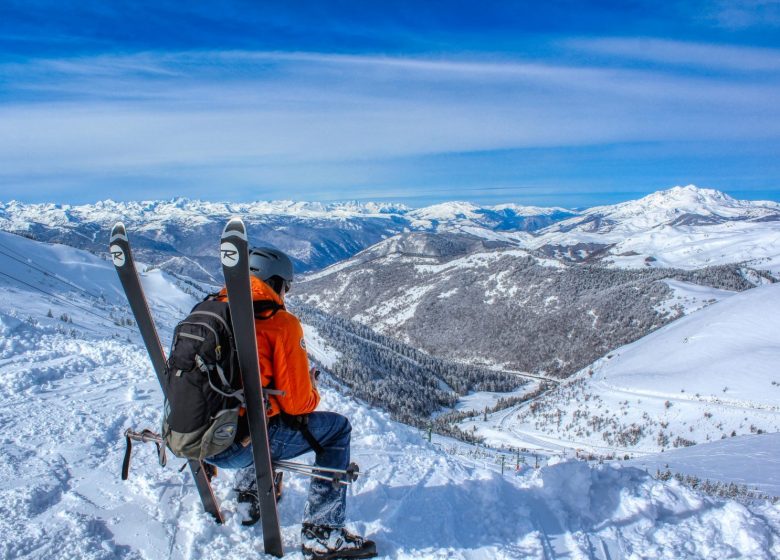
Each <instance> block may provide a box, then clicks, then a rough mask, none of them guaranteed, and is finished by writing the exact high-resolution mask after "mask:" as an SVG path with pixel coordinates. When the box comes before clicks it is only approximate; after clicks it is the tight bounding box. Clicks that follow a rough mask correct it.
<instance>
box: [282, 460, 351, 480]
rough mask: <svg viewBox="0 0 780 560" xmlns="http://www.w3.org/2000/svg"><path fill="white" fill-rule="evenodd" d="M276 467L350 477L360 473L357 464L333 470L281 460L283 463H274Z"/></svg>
mask: <svg viewBox="0 0 780 560" xmlns="http://www.w3.org/2000/svg"><path fill="white" fill-rule="evenodd" d="M274 466H275V467H279V468H280V469H283V468H286V467H292V468H296V469H307V470H311V471H322V472H332V473H338V474H348V475H353V474H355V473H358V472H359V469H358V466H357V464H355V463H350V465H349V467H347V468H346V469H333V468H330V467H319V466H317V465H308V464H306V463H296V462H295V461H284V460H281V461H274ZM355 476H356V475H355Z"/></svg>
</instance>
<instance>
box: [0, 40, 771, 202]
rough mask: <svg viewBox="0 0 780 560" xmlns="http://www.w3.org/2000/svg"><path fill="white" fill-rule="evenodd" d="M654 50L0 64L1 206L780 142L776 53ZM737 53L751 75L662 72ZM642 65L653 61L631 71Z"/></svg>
mask: <svg viewBox="0 0 780 560" xmlns="http://www.w3.org/2000/svg"><path fill="white" fill-rule="evenodd" d="M647 41H648V44H647V45H645V46H643V44H642V43H641V42H640V43H636V42H634V41H632V40H627V39H614V38H605V39H597V40H589V41H578V42H577V43H572V44H571V45H570V48H571V50H572V54H577V53H579V52H582V51H583V50H586V51H590V52H597V53H600V54H603V55H605V56H608V57H611V58H614V59H619V61H629V62H630V63H628V64H622V63H620V64H614V63H612V62H611V61H605V62H603V63H601V62H599V63H594V62H590V63H582V62H580V63H570V64H561V63H560V62H559V61H557V60H552V59H547V58H544V57H536V58H533V57H528V56H526V57H518V56H512V57H509V56H495V55H488V54H484V53H483V54H482V55H478V56H471V57H468V58H467V57H464V56H451V55H450V56H441V57H432V56H425V57H423V56H378V55H340V54H333V53H320V52H277V51H236V50H233V51H184V52H166V53H159V52H143V53H134V54H128V55H100V56H88V57H67V58H43V59H32V60H26V61H22V62H13V63H10V62H6V63H3V64H0V75H2V76H4V78H3V80H2V81H1V82H0V184H4V185H6V186H5V187H0V189H2V190H0V196H13V193H14V192H19V189H20V188H21V189H23V188H24V185H44V184H48V185H50V186H51V185H58V184H59V185H68V186H70V185H73V184H74V183H77V182H78V179H77V178H78V177H79V176H81V177H83V178H84V182H85V183H89V184H97V183H100V181H101V180H102V181H105V182H106V183H112V184H126V185H130V186H133V187H134V188H137V187H138V186H139V185H143V184H144V181H146V182H147V183H148V182H149V181H156V182H157V184H158V185H167V186H168V188H169V190H170V189H177V188H182V184H183V183H187V184H188V185H189V186H190V188H192V189H200V190H206V189H208V188H210V187H213V186H215V185H226V184H230V185H238V186H241V188H242V189H244V191H242V192H246V191H247V190H249V189H251V188H253V187H254V188H265V187H266V186H268V187H269V188H270V187H274V188H280V187H283V188H287V189H290V188H296V187H297V188H299V189H303V192H304V194H303V195H302V197H305V189H315V188H323V187H327V188H333V189H335V188H336V187H337V186H338V185H358V184H360V185H368V186H370V185H371V184H378V183H381V184H383V185H385V186H384V187H382V188H383V189H385V190H383V191H381V192H396V191H397V190H399V189H395V190H393V189H391V190H390V191H388V190H387V184H388V182H389V183H393V182H394V184H397V185H400V184H402V183H405V184H407V185H409V184H411V185H420V184H424V183H425V182H426V181H425V179H424V178H423V179H420V180H419V181H418V182H415V180H414V178H413V177H412V175H413V172H411V171H410V172H409V176H407V177H399V176H397V175H396V176H390V175H392V173H391V172H390V171H388V166H387V165H385V164H383V163H382V162H385V161H387V160H389V159H392V158H414V157H426V156H430V155H432V154H446V153H452V154H462V153H468V152H481V151H492V150H517V149H532V148H550V147H561V146H592V145H598V144H610V143H621V142H633V143H636V142H678V141H689V142H710V141H722V140H724V139H726V140H733V141H739V142H745V141H755V142H759V141H766V140H767V139H770V140H771V141H772V142H778V141H779V140H780V108H778V104H777V103H776V100H777V96H778V87H779V86H780V66H778V63H777V53H776V51H774V50H771V49H743V48H730V47H729V48H727V47H718V46H713V45H709V44H683V43H679V42H674V41H669V40H659V39H649V40H647ZM740 59H741V60H742V61H743V62H744V64H743V66H742V68H747V69H752V70H754V71H760V73H761V75H760V79H759V78H756V77H754V76H748V77H745V76H736V77H735V76H733V75H731V74H729V73H715V74H707V73H693V74H691V73H681V72H679V71H677V70H676V69H675V68H667V67H666V66H664V65H670V66H672V67H673V66H675V65H679V64H695V65H702V66H708V65H712V64H719V65H720V67H722V68H726V69H733V68H735V67H736V66H737V62H738V60H740ZM648 60H649V61H652V62H658V63H661V65H660V66H658V67H639V66H638V65H637V64H636V63H637V62H641V61H648ZM455 167H457V166H455ZM185 177H186V178H187V180H188V181H189V182H187V181H183V180H182V178H185ZM428 181H429V182H430V179H428ZM47 182H48V183H47ZM474 184H475V185H479V184H483V183H479V182H475V183H474ZM36 188H37V187H36ZM405 189H406V187H405V188H402V189H400V190H405ZM3 191H5V192H3Z"/></svg>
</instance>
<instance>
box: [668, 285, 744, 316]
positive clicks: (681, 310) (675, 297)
mask: <svg viewBox="0 0 780 560" xmlns="http://www.w3.org/2000/svg"><path fill="white" fill-rule="evenodd" d="M664 283H665V284H666V285H667V286H669V287H670V288H671V289H672V297H671V298H669V299H667V300H665V301H664V302H663V303H662V304H661V305H659V307H658V308H657V309H658V311H659V312H661V313H673V314H675V315H689V314H691V313H693V312H694V311H698V310H699V309H701V308H703V307H706V306H708V305H710V304H712V303H715V302H717V301H720V300H722V299H725V298H727V297H729V296H733V295H734V294H735V293H736V292H732V291H730V290H719V289H718V288H711V287H709V286H702V285H700V284H692V283H691V282H682V281H680V280H664Z"/></svg>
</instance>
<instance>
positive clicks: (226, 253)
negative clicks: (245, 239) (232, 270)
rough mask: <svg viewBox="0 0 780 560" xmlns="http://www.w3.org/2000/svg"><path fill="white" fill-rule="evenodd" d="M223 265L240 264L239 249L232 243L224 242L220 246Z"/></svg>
mask: <svg viewBox="0 0 780 560" xmlns="http://www.w3.org/2000/svg"><path fill="white" fill-rule="evenodd" d="M219 252H220V255H221V260H222V264H223V265H225V266H236V265H237V264H238V249H237V248H236V246H235V245H233V244H232V243H228V242H227V241H226V242H224V243H223V244H222V245H220V246H219Z"/></svg>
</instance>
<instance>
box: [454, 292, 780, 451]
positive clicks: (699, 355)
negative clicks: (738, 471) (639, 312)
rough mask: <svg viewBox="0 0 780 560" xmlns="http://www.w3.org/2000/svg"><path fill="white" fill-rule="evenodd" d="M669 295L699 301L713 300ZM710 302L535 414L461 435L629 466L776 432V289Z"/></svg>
mask: <svg viewBox="0 0 780 560" xmlns="http://www.w3.org/2000/svg"><path fill="white" fill-rule="evenodd" d="M676 286H677V288H679V289H681V290H684V291H683V292H681V293H684V294H691V293H693V294H694V295H695V296H696V297H698V298H701V297H704V298H705V301H707V300H709V299H712V296H713V293H712V292H711V291H708V290H705V291H703V292H701V291H699V290H696V289H693V288H691V287H690V286H686V285H681V284H677V285H676ZM690 290H693V291H690ZM715 295H716V296H717V297H722V296H725V297H723V299H721V300H720V301H718V302H716V303H712V304H710V305H708V306H706V307H704V308H703V309H701V310H699V311H696V312H694V313H691V314H690V315H687V316H685V317H683V318H680V319H677V320H676V321H675V322H673V323H671V324H669V325H667V326H665V327H663V328H661V329H659V330H657V331H655V332H653V333H651V334H649V335H647V336H645V337H644V338H642V339H640V340H638V341H636V342H634V343H632V344H628V345H626V346H623V347H621V348H619V349H617V350H615V351H613V352H610V353H609V354H608V355H606V356H604V357H603V358H601V359H600V360H598V361H597V362H595V363H594V364H592V365H591V366H589V367H587V368H584V369H583V370H582V371H581V372H580V373H579V374H578V375H577V376H575V378H574V379H572V380H569V381H567V382H565V383H563V384H561V385H560V386H559V387H557V388H555V389H553V390H551V391H549V392H548V393H547V394H546V395H544V396H543V397H542V398H540V399H538V402H536V403H535V404H534V406H539V407H540V408H539V410H540V411H541V412H537V413H534V412H533V411H532V410H531V409H530V407H529V405H520V406H517V407H513V408H510V409H506V410H503V411H500V412H497V413H495V414H492V415H490V416H489V417H488V421H487V422H483V421H482V419H481V418H479V419H474V420H469V421H465V422H463V423H462V424H461V427H462V428H464V429H467V430H468V429H472V428H474V429H476V431H477V433H479V434H481V435H483V436H485V437H486V438H487V441H488V442H491V443H493V444H496V445H502V444H503V445H513V446H526V447H535V448H540V449H547V450H550V451H554V452H559V451H560V450H561V449H566V448H568V449H583V450H589V451H592V452H595V453H597V454H600V455H608V454H620V455H623V454H628V455H631V456H636V455H643V454H646V453H655V452H658V451H661V450H662V449H665V451H667V452H668V451H669V450H670V449H672V448H674V447H677V446H678V445H680V446H684V445H687V444H688V443H689V442H693V443H705V442H707V441H717V440H720V439H721V438H722V437H729V436H731V435H732V433H733V434H735V435H744V434H750V433H756V432H757V431H758V430H761V431H763V432H777V431H780V373H779V372H778V368H777V364H778V363H780V346H778V344H777V333H778V332H780V284H772V285H767V286H761V287H757V288H754V289H751V290H748V291H745V292H740V293H737V294H731V295H729V293H728V292H727V293H725V294H724V293H721V294H715ZM594 423H596V424H594ZM598 423H601V426H602V427H601V428H598V429H596V428H594V427H593V426H594V425H598ZM632 427H636V428H638V429H639V428H641V435H639V436H638V437H637V440H636V442H635V443H634V444H630V443H619V441H618V439H617V435H618V433H620V432H621V431H624V430H628V429H630V428H632ZM607 432H609V433H611V434H612V436H613V441H610V440H609V439H608V438H607V437H606V436H605V433H607ZM663 435H665V436H666V437H667V438H668V439H667V440H666V441H664V440H663V437H662V436H663ZM659 438H660V439H659ZM678 438H680V439H678ZM684 440H687V441H684ZM675 442H676V443H675Z"/></svg>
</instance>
